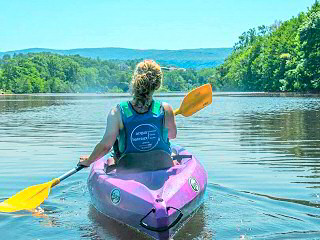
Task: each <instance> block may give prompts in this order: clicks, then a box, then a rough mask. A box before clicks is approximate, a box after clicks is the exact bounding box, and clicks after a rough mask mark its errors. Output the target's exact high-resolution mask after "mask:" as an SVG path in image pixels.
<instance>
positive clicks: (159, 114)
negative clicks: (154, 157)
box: [113, 100, 171, 159]
mask: <svg viewBox="0 0 320 240" xmlns="http://www.w3.org/2000/svg"><path fill="white" fill-rule="evenodd" d="M118 108H119V109H120V113H121V118H122V122H123V126H124V128H123V129H121V130H120V134H119V136H118V137H117V140H116V142H115V144H114V146H113V148H114V153H115V155H116V157H117V158H118V159H119V158H120V157H121V156H123V155H124V154H128V153H143V152H150V151H152V150H163V151H165V152H167V153H169V154H171V147H170V142H169V138H168V129H167V128H165V127H164V109H163V106H162V104H161V102H160V101H157V100H153V101H152V104H151V106H150V108H149V110H148V111H147V112H145V113H138V112H136V111H135V110H134V108H133V107H132V105H131V103H130V102H129V101H128V102H121V103H120V104H119V105H118Z"/></svg>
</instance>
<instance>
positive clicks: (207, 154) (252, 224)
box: [0, 95, 320, 240]
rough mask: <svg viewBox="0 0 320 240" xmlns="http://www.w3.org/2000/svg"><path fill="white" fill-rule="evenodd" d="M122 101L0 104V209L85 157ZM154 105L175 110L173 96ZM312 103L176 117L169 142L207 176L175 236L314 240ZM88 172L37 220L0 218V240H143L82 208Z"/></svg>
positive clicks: (267, 102) (316, 101) (280, 102)
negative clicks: (200, 200) (198, 202)
mask: <svg viewBox="0 0 320 240" xmlns="http://www.w3.org/2000/svg"><path fill="white" fill-rule="evenodd" d="M126 99H128V97H126V96H123V95H112V96H109V95H67V96H66V95H38V96H0V201H3V200H5V199H6V198H8V197H10V196H12V195H14V194H15V193H16V192H18V191H20V190H21V189H24V188H26V187H28V186H31V185H35V184H39V183H44V182H47V181H49V180H51V179H53V178H55V177H58V176H60V175H61V174H63V173H65V172H67V171H68V170H70V169H71V168H73V167H74V166H75V165H76V164H77V162H78V159H79V156H80V155H85V154H90V152H91V150H92V149H93V147H94V146H95V144H96V143H97V142H98V141H99V140H100V138H101V137H102V135H103V133H104V130H105V123H106V115H107V113H108V112H109V110H110V109H111V107H112V106H115V105H116V104H117V103H118V102H119V101H123V100H126ZM158 99H160V100H164V101H167V102H169V103H170V104H171V105H172V106H173V107H174V108H178V107H179V105H180V101H181V99H182V97H177V96H172V97H170V96H169V97H168V96H163V97H158ZM319 117H320V98H317V97H267V96H264V97H246V96H242V97H241V96H235V97H228V96H216V97H214V99H213V103H212V105H210V106H209V107H207V108H205V109H204V110H202V111H200V112H198V113H197V114H195V115H194V116H191V117H188V118H184V117H181V116H178V117H177V126H178V137H177V139H176V140H175V141H174V142H175V143H177V144H180V145H182V146H184V147H186V148H187V149H188V150H190V151H191V152H192V153H194V154H195V155H197V157H198V158H199V159H200V160H201V162H202V163H203V165H204V166H205V168H206V170H207V171H208V176H209V179H208V188H207V194H206V195H207V196H206V199H205V202H204V205H203V206H202V207H201V208H200V210H199V211H198V212H197V213H196V214H195V216H194V217H193V218H192V219H191V220H190V221H189V222H188V223H187V224H186V225H185V226H184V227H183V228H182V229H181V230H180V232H179V233H178V234H177V235H176V236H175V237H174V239H175V240H178V239H179V240H182V239H320V209H319V207H320V151H319V150H320V121H319V119H320V118H319ZM87 176H88V170H82V171H80V172H78V173H77V174H75V175H73V176H72V177H70V178H68V179H67V180H65V181H63V182H61V183H60V184H59V185H58V186H57V187H55V188H53V190H52V192H51V194H50V195H49V198H48V199H47V200H46V201H45V202H44V204H42V205H41V209H42V210H43V212H42V213H38V214H32V213H30V212H27V211H22V212H19V213H10V214H4V213H1V214H0V232H1V237H0V238H1V239H15V240H19V239H94V240H98V239H145V237H144V236H143V235H141V234H139V233H137V232H135V231H133V230H131V229H129V228H127V227H123V226H121V225H120V226H119V224H117V223H116V222H114V221H113V220H110V219H107V218H105V217H104V216H101V214H99V213H98V212H97V211H96V210H95V209H94V208H93V206H92V205H91V204H90V199H89V194H88V191H87V188H86V178H87Z"/></svg>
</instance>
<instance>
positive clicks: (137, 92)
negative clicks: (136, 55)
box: [131, 60, 163, 108]
mask: <svg viewBox="0 0 320 240" xmlns="http://www.w3.org/2000/svg"><path fill="white" fill-rule="evenodd" d="M162 78H163V74H162V71H161V68H160V65H159V64H157V63H156V62H155V61H153V60H144V61H142V62H140V63H138V64H137V66H136V69H135V70H134V73H133V76H132V82H131V84H132V94H133V100H134V105H135V106H136V107H138V108H148V107H149V106H150V104H151V102H152V94H153V93H154V91H155V90H157V89H159V88H160V86H161V83H162Z"/></svg>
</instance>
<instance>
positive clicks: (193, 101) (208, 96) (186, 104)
mask: <svg viewBox="0 0 320 240" xmlns="http://www.w3.org/2000/svg"><path fill="white" fill-rule="evenodd" d="M211 103H212V88H211V85H210V84H209V83H208V84H205V85H202V86H201V87H198V88H196V89H194V90H192V91H191V92H189V93H188V94H187V96H185V97H184V99H183V102H182V103H181V105H180V108H179V109H177V110H175V111H174V115H178V114H181V115H183V116H185V117H189V116H191V115H193V114H194V113H196V112H198V111H199V110H201V109H203V108H204V107H206V106H208V105H209V104H211Z"/></svg>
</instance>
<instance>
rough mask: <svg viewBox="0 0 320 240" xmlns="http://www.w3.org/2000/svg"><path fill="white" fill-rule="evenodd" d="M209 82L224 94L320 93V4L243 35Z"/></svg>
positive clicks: (317, 3) (316, 3)
mask: <svg viewBox="0 0 320 240" xmlns="http://www.w3.org/2000/svg"><path fill="white" fill-rule="evenodd" d="M209 81H210V82H211V83H212V84H213V85H214V86H216V87H217V88H219V89H221V90H237V91H272V92H273V91H291V92H319V91H320V4H319V2H318V1H316V2H315V3H314V4H313V5H312V7H311V8H310V9H308V11H307V12H306V13H304V12H301V13H300V14H299V15H298V16H297V17H293V18H292V19H290V20H288V21H285V22H275V23H274V24H273V25H272V26H260V27H258V28H254V29H250V30H248V31H247V32H244V33H243V34H242V35H241V36H240V37H239V41H238V42H237V43H236V44H235V45H234V47H233V52H232V54H231V55H229V56H228V58H227V59H226V60H225V62H224V63H223V64H221V65H220V66H218V67H217V68H216V69H215V72H214V74H213V75H212V76H211V78H210V79H209Z"/></svg>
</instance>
